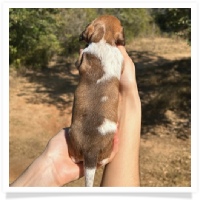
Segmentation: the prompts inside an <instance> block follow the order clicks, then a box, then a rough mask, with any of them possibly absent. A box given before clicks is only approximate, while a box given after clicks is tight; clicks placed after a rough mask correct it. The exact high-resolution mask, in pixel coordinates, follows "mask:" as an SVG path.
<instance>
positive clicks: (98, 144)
mask: <svg viewBox="0 0 200 200" xmlns="http://www.w3.org/2000/svg"><path fill="white" fill-rule="evenodd" d="M80 40H85V41H86V42H87V43H88V44H89V45H88V47H87V48H85V49H84V50H83V52H82V56H81V59H80V60H79V65H78V70H79V74H80V80H79V84H78V86H77V89H76V91H75V94H74V104H73V111H72V124H71V127H70V131H69V153H70V155H71V157H72V159H73V160H74V161H75V162H79V161H84V166H85V184H86V186H87V187H91V186H93V181H94V175H95V171H96V166H97V163H99V164H100V165H104V164H106V163H107V161H108V158H109V156H110V154H111V151H112V148H113V137H114V133H115V132H116V131H117V119H118V113H117V110H118V96H119V79H120V75H121V71H122V64H123V57H122V54H121V52H120V51H119V49H118V48H117V47H116V45H124V43H125V42H124V34H123V27H122V26H121V23H120V21H119V20H118V19H117V18H116V17H114V16H110V15H103V16H100V17H98V18H97V19H95V20H94V21H93V22H92V23H90V24H89V25H88V26H87V27H86V29H85V30H84V31H83V33H82V34H81V35H80Z"/></svg>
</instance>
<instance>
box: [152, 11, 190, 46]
mask: <svg viewBox="0 0 200 200" xmlns="http://www.w3.org/2000/svg"><path fill="white" fill-rule="evenodd" d="M153 15H154V18H155V21H156V22H157V23H158V25H159V26H160V28H161V30H163V31H165V32H169V33H176V34H177V35H178V36H180V37H183V38H185V39H187V40H188V42H189V43H190V41H191V9H190V8H161V9H153Z"/></svg>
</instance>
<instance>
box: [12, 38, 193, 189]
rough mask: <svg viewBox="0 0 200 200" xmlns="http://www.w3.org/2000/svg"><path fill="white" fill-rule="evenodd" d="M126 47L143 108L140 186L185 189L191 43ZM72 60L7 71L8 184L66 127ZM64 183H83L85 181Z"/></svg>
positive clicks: (156, 41) (140, 42)
mask: <svg viewBox="0 0 200 200" xmlns="http://www.w3.org/2000/svg"><path fill="white" fill-rule="evenodd" d="M127 49H128V52H129V55H130V56H131V57H132V59H133V60H134V62H135V65H136V74H137V82H138V87H139V93H140V97H141V101H142V109H143V119H142V139H141V155H140V167H141V185H142V186H178V187H179V186H187V187H188V186H190V185H191V171H190V170H191V167H190V161H191V155H190V153H191V152H190V143H191V140H190V73H189V69H190V67H191V66H190V47H189V46H188V45H187V43H186V42H184V41H182V40H178V39H176V38H174V39H170V38H141V39H135V40H134V41H133V43H131V44H129V45H127ZM67 61H68V63H67ZM73 63H74V61H69V59H66V60H65V59H63V60H58V59H56V60H54V62H52V63H51V65H50V66H49V68H48V69H47V70H46V71H43V72H31V71H27V72H26V73H25V74H24V75H23V76H19V75H17V74H16V72H15V71H12V70H11V71H10V101H9V103H10V104H9V106H10V157H9V163H10V166H9V167H10V180H9V181H10V182H12V181H13V180H14V179H16V178H17V177H18V176H19V175H20V174H21V173H22V172H23V170H25V169H26V167H27V166H28V165H29V164H30V163H31V162H32V161H33V160H34V159H35V158H36V157H37V156H38V155H39V154H40V153H41V152H42V151H43V150H44V148H45V146H46V144H47V142H48V141H49V139H50V138H51V137H52V136H53V135H54V134H56V133H57V132H58V131H59V130H60V129H61V128H63V127H65V126H69V125H70V120H71V109H72V102H73V92H74V90H75V87H76V84H77V81H78V75H77V71H76V70H75V68H74V64H73ZM177 91H178V92H177ZM183 99H184V101H183ZM183 108H184V109H183ZM101 175H102V169H100V170H98V172H97V176H96V178H95V186H99V182H100V179H101ZM67 186H83V179H81V180H78V181H75V182H73V183H70V184H69V185H67Z"/></svg>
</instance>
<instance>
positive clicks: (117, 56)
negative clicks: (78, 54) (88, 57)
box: [83, 39, 123, 83]
mask: <svg viewBox="0 0 200 200" xmlns="http://www.w3.org/2000/svg"><path fill="white" fill-rule="evenodd" d="M84 52H86V53H91V54H93V55H95V56H96V57H97V58H99V59H100V60H101V64H102V66H103V70H104V75H103V76H102V77H101V78H100V79H98V80H97V83H101V82H104V81H106V80H109V79H111V78H112V77H116V78H118V80H119V79H120V75H121V69H122V62H123V56H122V54H121V52H120V50H119V49H118V48H117V47H115V46H111V45H110V44H108V43H106V41H105V40H103V39H102V40H101V41H100V42H98V43H91V44H90V45H89V46H88V47H87V48H85V49H84V50H83V53H84Z"/></svg>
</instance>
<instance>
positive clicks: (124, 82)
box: [118, 46, 137, 94]
mask: <svg viewBox="0 0 200 200" xmlns="http://www.w3.org/2000/svg"><path fill="white" fill-rule="evenodd" d="M118 49H119V50H120V52H121V53H122V55H123V57H124V63H123V71H122V74H121V78H120V93H121V94H132V93H133V92H137V83H136V75H135V65H134V63H133V61H132V59H131V58H130V57H129V55H128V53H127V52H126V49H125V47H124V46H118Z"/></svg>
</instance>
